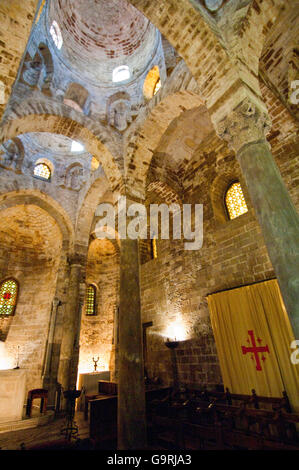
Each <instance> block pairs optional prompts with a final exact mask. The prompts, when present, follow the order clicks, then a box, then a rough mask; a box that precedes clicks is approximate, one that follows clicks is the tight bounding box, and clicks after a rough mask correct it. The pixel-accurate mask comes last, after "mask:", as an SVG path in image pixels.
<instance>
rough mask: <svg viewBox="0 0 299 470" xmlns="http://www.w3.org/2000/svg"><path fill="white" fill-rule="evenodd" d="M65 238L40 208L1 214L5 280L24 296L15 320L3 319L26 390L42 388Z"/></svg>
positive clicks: (0, 275) (0, 271) (0, 273)
mask: <svg viewBox="0 0 299 470" xmlns="http://www.w3.org/2000/svg"><path fill="white" fill-rule="evenodd" d="M61 247H62V237H61V233H60V231H59V228H58V226H57V224H56V222H55V221H54V219H53V218H52V217H50V216H49V215H48V214H47V213H46V212H45V211H44V210H43V209H40V208H39V207H37V206H33V205H28V206H22V205H20V206H15V207H11V208H8V209H5V210H3V211H1V222H0V280H3V279H6V278H10V277H12V278H14V279H16V280H17V281H18V283H19V296H18V302H17V307H16V310H15V314H14V316H12V317H10V318H9V319H5V318H1V319H0V329H1V330H2V334H3V336H4V337H5V338H6V341H5V345H6V348H7V350H8V351H9V352H10V353H11V354H12V355H13V356H14V357H15V358H16V357H17V353H18V346H19V365H20V367H21V368H24V369H26V371H27V383H26V390H27V391H28V390H30V389H33V388H40V387H42V372H43V361H44V355H45V346H46V340H47V335H48V327H49V319H50V312H51V305H52V300H53V297H54V294H55V288H56V277H57V269H58V262H59V259H60V252H61Z"/></svg>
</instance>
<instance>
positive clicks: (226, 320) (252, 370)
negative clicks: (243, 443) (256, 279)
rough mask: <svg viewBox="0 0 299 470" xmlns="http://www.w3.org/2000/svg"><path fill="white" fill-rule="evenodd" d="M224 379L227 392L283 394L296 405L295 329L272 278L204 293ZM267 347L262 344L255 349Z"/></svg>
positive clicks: (298, 375)
mask: <svg viewBox="0 0 299 470" xmlns="http://www.w3.org/2000/svg"><path fill="white" fill-rule="evenodd" d="M208 304H209V309H210V314H211V322H212V328H213V331H214V336H215V341H216V347H217V351H218V356H219V361H220V367H221V372H222V378H223V383H224V386H225V387H228V388H229V390H230V391H231V392H232V393H242V394H251V390H252V389H253V388H254V389H255V390H256V393H257V394H258V395H262V396H273V397H280V396H282V391H283V390H286V392H287V394H288V397H289V400H290V403H291V406H292V409H293V411H297V412H298V411H299V365H294V364H292V362H291V359H290V357H291V353H292V352H293V350H292V349H291V348H290V345H291V342H292V341H294V339H295V338H294V334H293V331H292V328H291V325H290V322H289V318H288V315H287V312H286V310H285V307H284V304H283V301H282V298H281V294H280V290H279V287H278V283H277V281H276V280H272V281H265V282H262V283H258V284H254V285H251V286H245V287H240V288H237V289H233V290H229V291H225V292H220V293H218V294H212V295H209V296H208ZM256 348H262V349H264V348H266V350H259V351H257V350H255V351H254V349H256Z"/></svg>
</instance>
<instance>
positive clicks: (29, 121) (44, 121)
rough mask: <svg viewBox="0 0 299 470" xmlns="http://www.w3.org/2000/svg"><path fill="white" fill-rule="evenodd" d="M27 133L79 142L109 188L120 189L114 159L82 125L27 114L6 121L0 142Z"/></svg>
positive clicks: (56, 118) (119, 175) (119, 178)
mask: <svg viewBox="0 0 299 470" xmlns="http://www.w3.org/2000/svg"><path fill="white" fill-rule="evenodd" d="M28 132H51V133H53V134H63V135H64V136H66V137H70V138H71V139H74V140H78V141H81V142H82V143H83V144H84V145H85V148H86V150H87V151H88V152H89V153H90V154H91V155H93V156H94V157H95V158H97V160H99V161H100V163H101V165H102V167H103V169H104V171H105V174H106V175H107V177H108V179H109V181H110V184H111V187H112V188H113V189H116V188H118V189H119V188H121V187H122V176H121V174H120V170H119V168H118V166H117V164H116V162H115V158H114V157H113V155H112V154H111V153H110V151H109V150H108V148H107V146H106V145H104V143H103V142H102V141H101V140H100V139H99V138H98V137H97V136H96V135H95V134H93V133H92V131H90V130H89V129H87V128H86V127H84V126H83V125H82V124H80V123H78V122H76V121H73V120H72V119H70V118H66V117H62V116H56V115H47V114H41V115H37V114H29V115H27V116H23V117H20V118H17V119H14V120H9V121H7V122H6V123H5V124H4V126H3V127H2V129H1V134H0V141H5V140H8V139H12V138H14V137H16V136H17V135H19V134H25V133H28Z"/></svg>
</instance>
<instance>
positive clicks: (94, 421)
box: [89, 387, 171, 449]
mask: <svg viewBox="0 0 299 470" xmlns="http://www.w3.org/2000/svg"><path fill="white" fill-rule="evenodd" d="M170 390H171V389H170V387H147V388H146V391H145V397H146V406H147V410H148V409H149V408H150V403H151V402H153V401H155V400H158V401H159V400H163V399H164V398H165V397H167V396H168V395H169V393H170ZM89 403H90V424H89V429H90V438H91V439H93V440H94V441H95V443H96V447H97V448H98V449H114V448H116V447H115V445H116V438H117V395H108V394H106V395H104V394H102V395H101V396H100V397H98V398H96V399H93V400H90V401H89ZM149 427H150V421H149Z"/></svg>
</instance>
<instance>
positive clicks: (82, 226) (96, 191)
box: [76, 176, 112, 249]
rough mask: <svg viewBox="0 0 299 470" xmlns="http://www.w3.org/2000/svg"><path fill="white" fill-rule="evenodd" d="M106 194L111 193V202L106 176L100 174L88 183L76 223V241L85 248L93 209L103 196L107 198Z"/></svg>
mask: <svg viewBox="0 0 299 470" xmlns="http://www.w3.org/2000/svg"><path fill="white" fill-rule="evenodd" d="M107 194H111V202H112V193H111V189H110V186H109V182H108V181H107V178H105V177H104V176H101V177H100V178H97V179H96V180H95V181H94V182H93V183H92V184H91V185H90V187H89V189H88V191H87V192H86V193H85V195H84V199H83V200H82V203H81V207H80V209H79V211H78V217H77V223H76V243H78V244H83V245H84V246H85V247H86V249H87V247H88V243H89V236H90V230H91V226H92V222H93V218H94V213H95V210H96V208H97V205H98V204H99V202H100V200H101V199H103V198H105V200H107Z"/></svg>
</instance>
